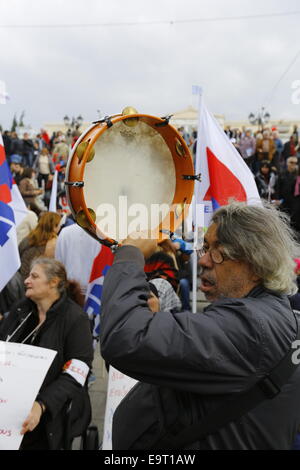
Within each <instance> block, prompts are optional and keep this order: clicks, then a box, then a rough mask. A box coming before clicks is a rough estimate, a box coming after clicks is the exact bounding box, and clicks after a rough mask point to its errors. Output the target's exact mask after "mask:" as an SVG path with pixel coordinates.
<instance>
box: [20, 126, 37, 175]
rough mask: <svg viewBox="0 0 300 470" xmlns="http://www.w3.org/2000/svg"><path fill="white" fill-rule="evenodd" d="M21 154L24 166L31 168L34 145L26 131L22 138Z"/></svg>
mask: <svg viewBox="0 0 300 470" xmlns="http://www.w3.org/2000/svg"><path fill="white" fill-rule="evenodd" d="M22 155H23V163H24V165H25V166H27V167H29V168H32V165H33V160H34V145H33V141H32V140H31V139H30V137H29V134H28V132H25V133H24V135H23V140H22Z"/></svg>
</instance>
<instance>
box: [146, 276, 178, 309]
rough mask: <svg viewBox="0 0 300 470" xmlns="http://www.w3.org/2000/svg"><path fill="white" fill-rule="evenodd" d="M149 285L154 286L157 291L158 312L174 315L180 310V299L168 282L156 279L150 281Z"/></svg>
mask: <svg viewBox="0 0 300 470" xmlns="http://www.w3.org/2000/svg"><path fill="white" fill-rule="evenodd" d="M149 284H150V285H154V286H155V287H156V289H157V293H158V295H157V297H158V298H159V304H160V311H162V312H172V313H175V312H180V311H181V310H182V306H181V302H180V299H179V297H178V295H177V294H176V293H175V291H174V289H173V287H172V286H171V284H170V283H169V282H168V281H166V280H165V279H162V278H156V279H151V281H149Z"/></svg>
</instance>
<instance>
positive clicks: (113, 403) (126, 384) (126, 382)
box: [102, 366, 137, 450]
mask: <svg viewBox="0 0 300 470" xmlns="http://www.w3.org/2000/svg"><path fill="white" fill-rule="evenodd" d="M136 383H137V381H136V380H135V379H132V378H131V377H128V376H127V375H125V374H122V372H119V371H118V370H117V369H115V368H114V367H112V366H110V367H109V375H108V387H107V398H106V408H105V418H104V432H103V442H102V450H112V439H111V437H112V420H113V415H114V412H115V410H116V408H117V406H118V405H119V403H120V402H121V401H122V400H123V398H124V397H125V396H126V395H127V393H128V392H129V390H130V389H132V387H133V386H134V385H135V384H136Z"/></svg>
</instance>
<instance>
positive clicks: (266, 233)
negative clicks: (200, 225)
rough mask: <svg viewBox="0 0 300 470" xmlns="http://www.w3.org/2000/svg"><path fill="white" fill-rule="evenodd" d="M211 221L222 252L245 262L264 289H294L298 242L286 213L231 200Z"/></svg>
mask: <svg viewBox="0 0 300 470" xmlns="http://www.w3.org/2000/svg"><path fill="white" fill-rule="evenodd" d="M212 222H214V223H216V225H217V236H218V240H219V242H220V244H222V246H223V247H224V253H225V254H226V255H227V256H228V257H229V258H231V259H235V260H243V261H245V262H247V263H248V264H249V265H250V266H251V267H252V269H253V272H254V273H255V274H256V275H257V276H259V277H260V279H261V280H262V283H263V285H264V286H265V287H266V288H267V289H270V290H273V291H276V292H278V293H284V294H293V293H295V292H296V291H297V286H296V284H295V279H296V274H295V272H294V270H295V262H294V258H296V257H299V253H300V245H299V244H298V243H297V241H296V238H295V234H294V232H293V230H292V229H291V227H290V225H289V219H288V217H287V215H285V214H283V213H282V212H280V211H279V210H277V209H276V208H274V207H273V206H270V205H267V204H264V205H261V206H256V205H249V206H247V205H246V204H244V203H239V202H233V203H231V204H229V205H227V206H223V207H221V208H220V209H218V210H217V211H216V212H215V213H214V215H213V217H212Z"/></svg>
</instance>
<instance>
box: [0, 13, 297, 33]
mask: <svg viewBox="0 0 300 470" xmlns="http://www.w3.org/2000/svg"><path fill="white" fill-rule="evenodd" d="M299 14H300V10H295V11H286V12H279V13H261V14H254V15H240V16H219V17H211V18H190V19H179V20H149V21H143V20H138V21H124V22H103V23H73V24H72V23H69V24H68V23H67V24H0V28H2V29H3V28H6V29H10V28H11V29H18V28H32V29H34V28H99V27H122V26H142V25H145V26H147V25H161V24H168V25H176V24H188V23H205V22H218V21H241V20H255V19H264V18H278V17H283V16H295V15H299Z"/></svg>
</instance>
